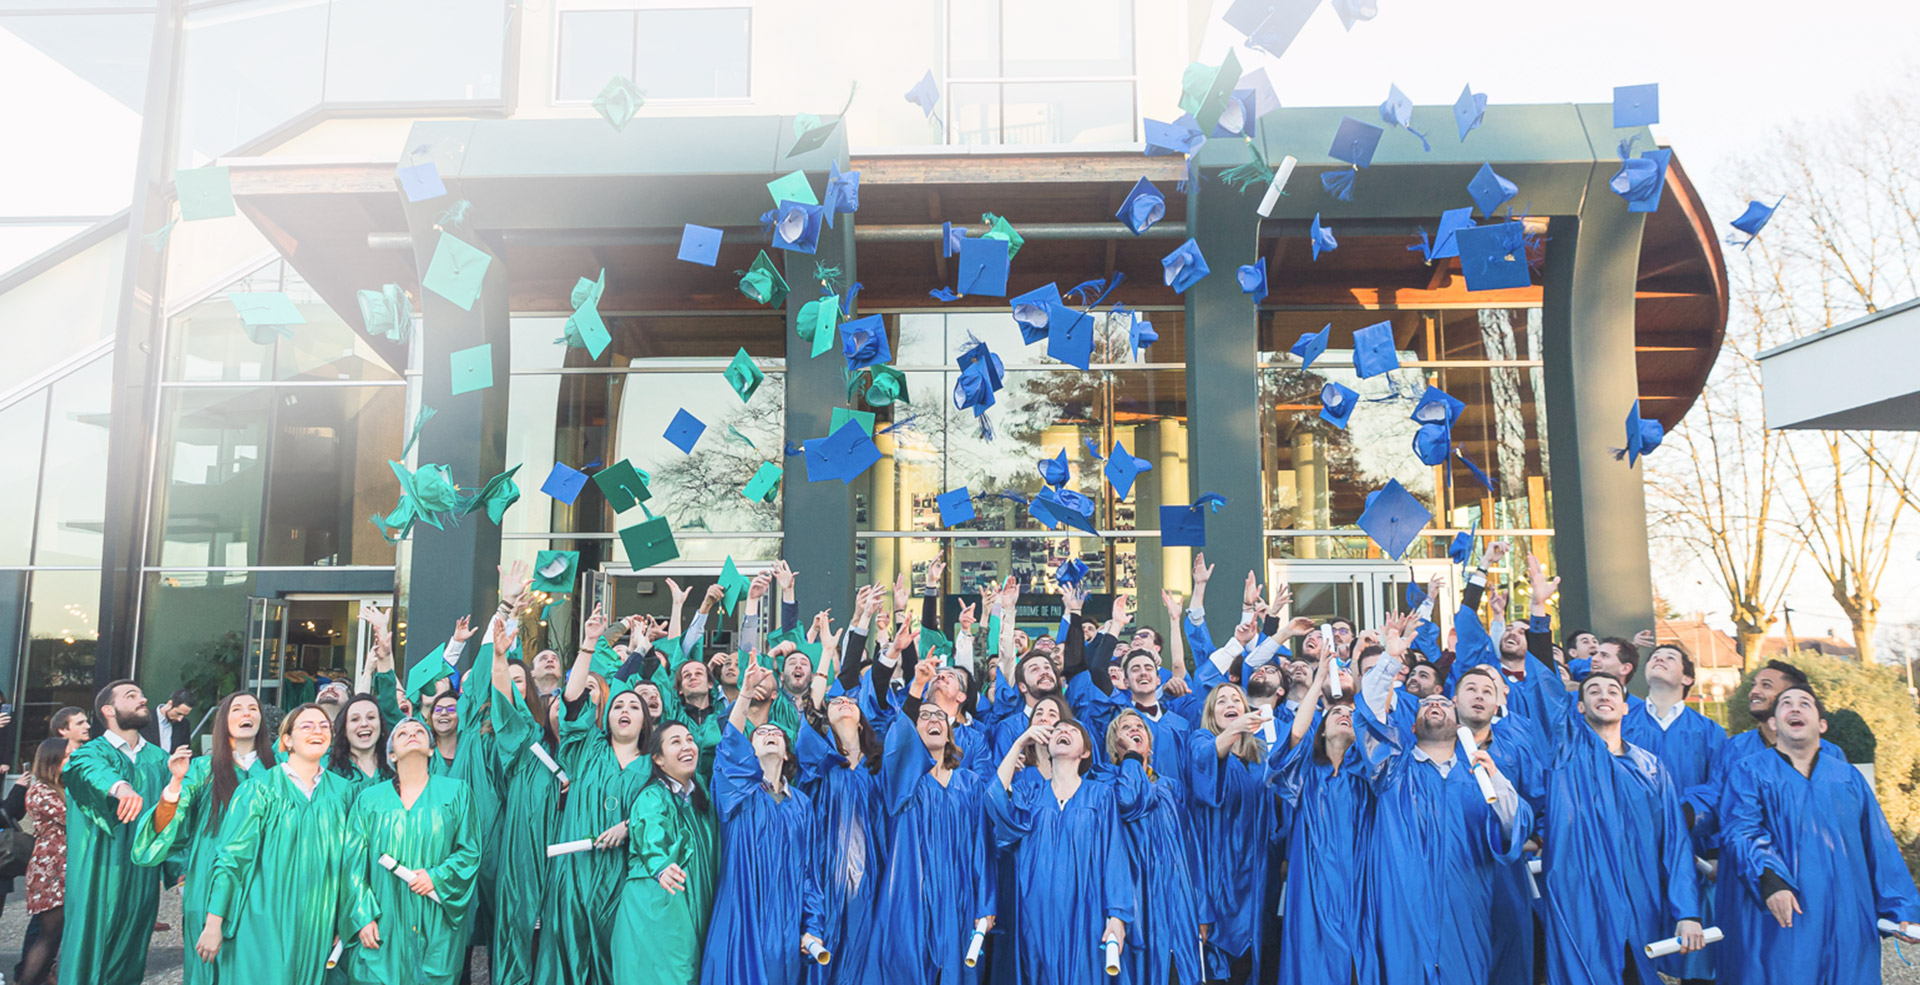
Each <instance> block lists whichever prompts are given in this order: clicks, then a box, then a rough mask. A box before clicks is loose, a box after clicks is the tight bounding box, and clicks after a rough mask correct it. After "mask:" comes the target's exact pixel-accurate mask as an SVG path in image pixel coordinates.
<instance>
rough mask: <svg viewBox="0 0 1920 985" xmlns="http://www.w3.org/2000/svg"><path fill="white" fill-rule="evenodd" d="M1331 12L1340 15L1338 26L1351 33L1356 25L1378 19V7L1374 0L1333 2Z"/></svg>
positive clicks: (1339, 0)
mask: <svg viewBox="0 0 1920 985" xmlns="http://www.w3.org/2000/svg"><path fill="white" fill-rule="evenodd" d="M1333 12H1334V13H1336V14H1339V15H1340V26H1341V27H1343V28H1345V29H1347V30H1348V31H1351V30H1353V25H1355V24H1356V23H1359V22H1360V21H1370V20H1372V19H1374V18H1375V17H1378V16H1379V15H1380V5H1379V4H1378V3H1375V2H1374V0H1333Z"/></svg>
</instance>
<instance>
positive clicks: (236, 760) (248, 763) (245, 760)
mask: <svg viewBox="0 0 1920 985" xmlns="http://www.w3.org/2000/svg"><path fill="white" fill-rule="evenodd" d="M259 761H260V754H259V753H257V752H254V751H253V750H251V749H249V750H247V751H246V752H236V753H234V754H233V765H235V766H238V767H240V768H241V769H243V770H250V769H253V764H255V763H257V762H259Z"/></svg>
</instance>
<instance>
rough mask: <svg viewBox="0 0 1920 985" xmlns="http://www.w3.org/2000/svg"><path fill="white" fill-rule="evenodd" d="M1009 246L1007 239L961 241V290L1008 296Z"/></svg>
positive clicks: (962, 292) (967, 292) (963, 291)
mask: <svg viewBox="0 0 1920 985" xmlns="http://www.w3.org/2000/svg"><path fill="white" fill-rule="evenodd" d="M1007 246H1008V243H1007V241H1006V240H1004V239H993V238H988V237H980V238H977V239H968V240H964V241H962V242H961V243H960V278H959V283H958V286H959V288H960V293H961V294H965V295H977V294H985V295H990V296H994V297H1006V296H1007Z"/></svg>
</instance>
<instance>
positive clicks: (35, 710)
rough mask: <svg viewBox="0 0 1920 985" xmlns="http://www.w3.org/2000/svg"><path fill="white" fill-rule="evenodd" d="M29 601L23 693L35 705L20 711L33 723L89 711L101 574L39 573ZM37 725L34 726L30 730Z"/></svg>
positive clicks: (36, 575) (34, 577)
mask: <svg viewBox="0 0 1920 985" xmlns="http://www.w3.org/2000/svg"><path fill="white" fill-rule="evenodd" d="M31 586H32V587H31V590H30V591H31V596H30V598H31V600H30V602H29V603H28V609H27V612H28V620H27V656H26V667H25V668H24V669H23V671H22V672H21V674H20V689H21V692H22V693H23V694H31V695H32V696H33V698H34V702H33V703H32V704H28V705H24V706H22V707H21V708H19V709H16V711H15V717H16V720H20V719H22V718H24V720H26V721H27V722H29V723H30V722H31V721H32V720H33V718H34V717H35V716H38V718H39V721H40V723H41V724H42V726H43V727H44V724H45V722H46V720H47V716H48V715H50V714H52V713H53V712H54V711H56V710H57V709H59V708H60V707H62V706H64V705H76V706H79V707H82V708H84V707H86V706H87V705H88V704H90V703H91V702H92V698H93V693H94V689H95V688H96V687H97V686H98V685H97V684H96V683H95V681H94V674H93V670H94V665H93V659H94V649H95V647H96V646H97V645H98V643H99V634H100V572H98V571H36V572H34V573H33V577H32V581H31ZM29 727H31V726H29Z"/></svg>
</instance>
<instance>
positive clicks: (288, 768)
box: [280, 763, 327, 800]
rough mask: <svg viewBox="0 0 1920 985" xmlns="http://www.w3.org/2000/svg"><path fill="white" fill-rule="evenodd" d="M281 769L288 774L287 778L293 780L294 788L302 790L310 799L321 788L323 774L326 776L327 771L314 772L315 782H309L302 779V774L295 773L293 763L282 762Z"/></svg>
mask: <svg viewBox="0 0 1920 985" xmlns="http://www.w3.org/2000/svg"><path fill="white" fill-rule="evenodd" d="M280 769H281V770H282V771H283V772H285V773H286V774H287V779H288V780H291V781H292V782H293V787H294V789H296V790H298V791H300V792H301V793H303V794H306V795H307V799H308V800H312V799H313V792H314V791H315V790H318V789H319V788H320V778H321V777H322V776H325V775H326V772H327V771H326V770H324V769H323V770H321V771H320V772H318V773H315V774H313V782H312V783H308V782H307V781H305V780H302V779H300V774H298V773H295V772H294V771H293V767H292V765H291V764H288V763H281V764H280Z"/></svg>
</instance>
